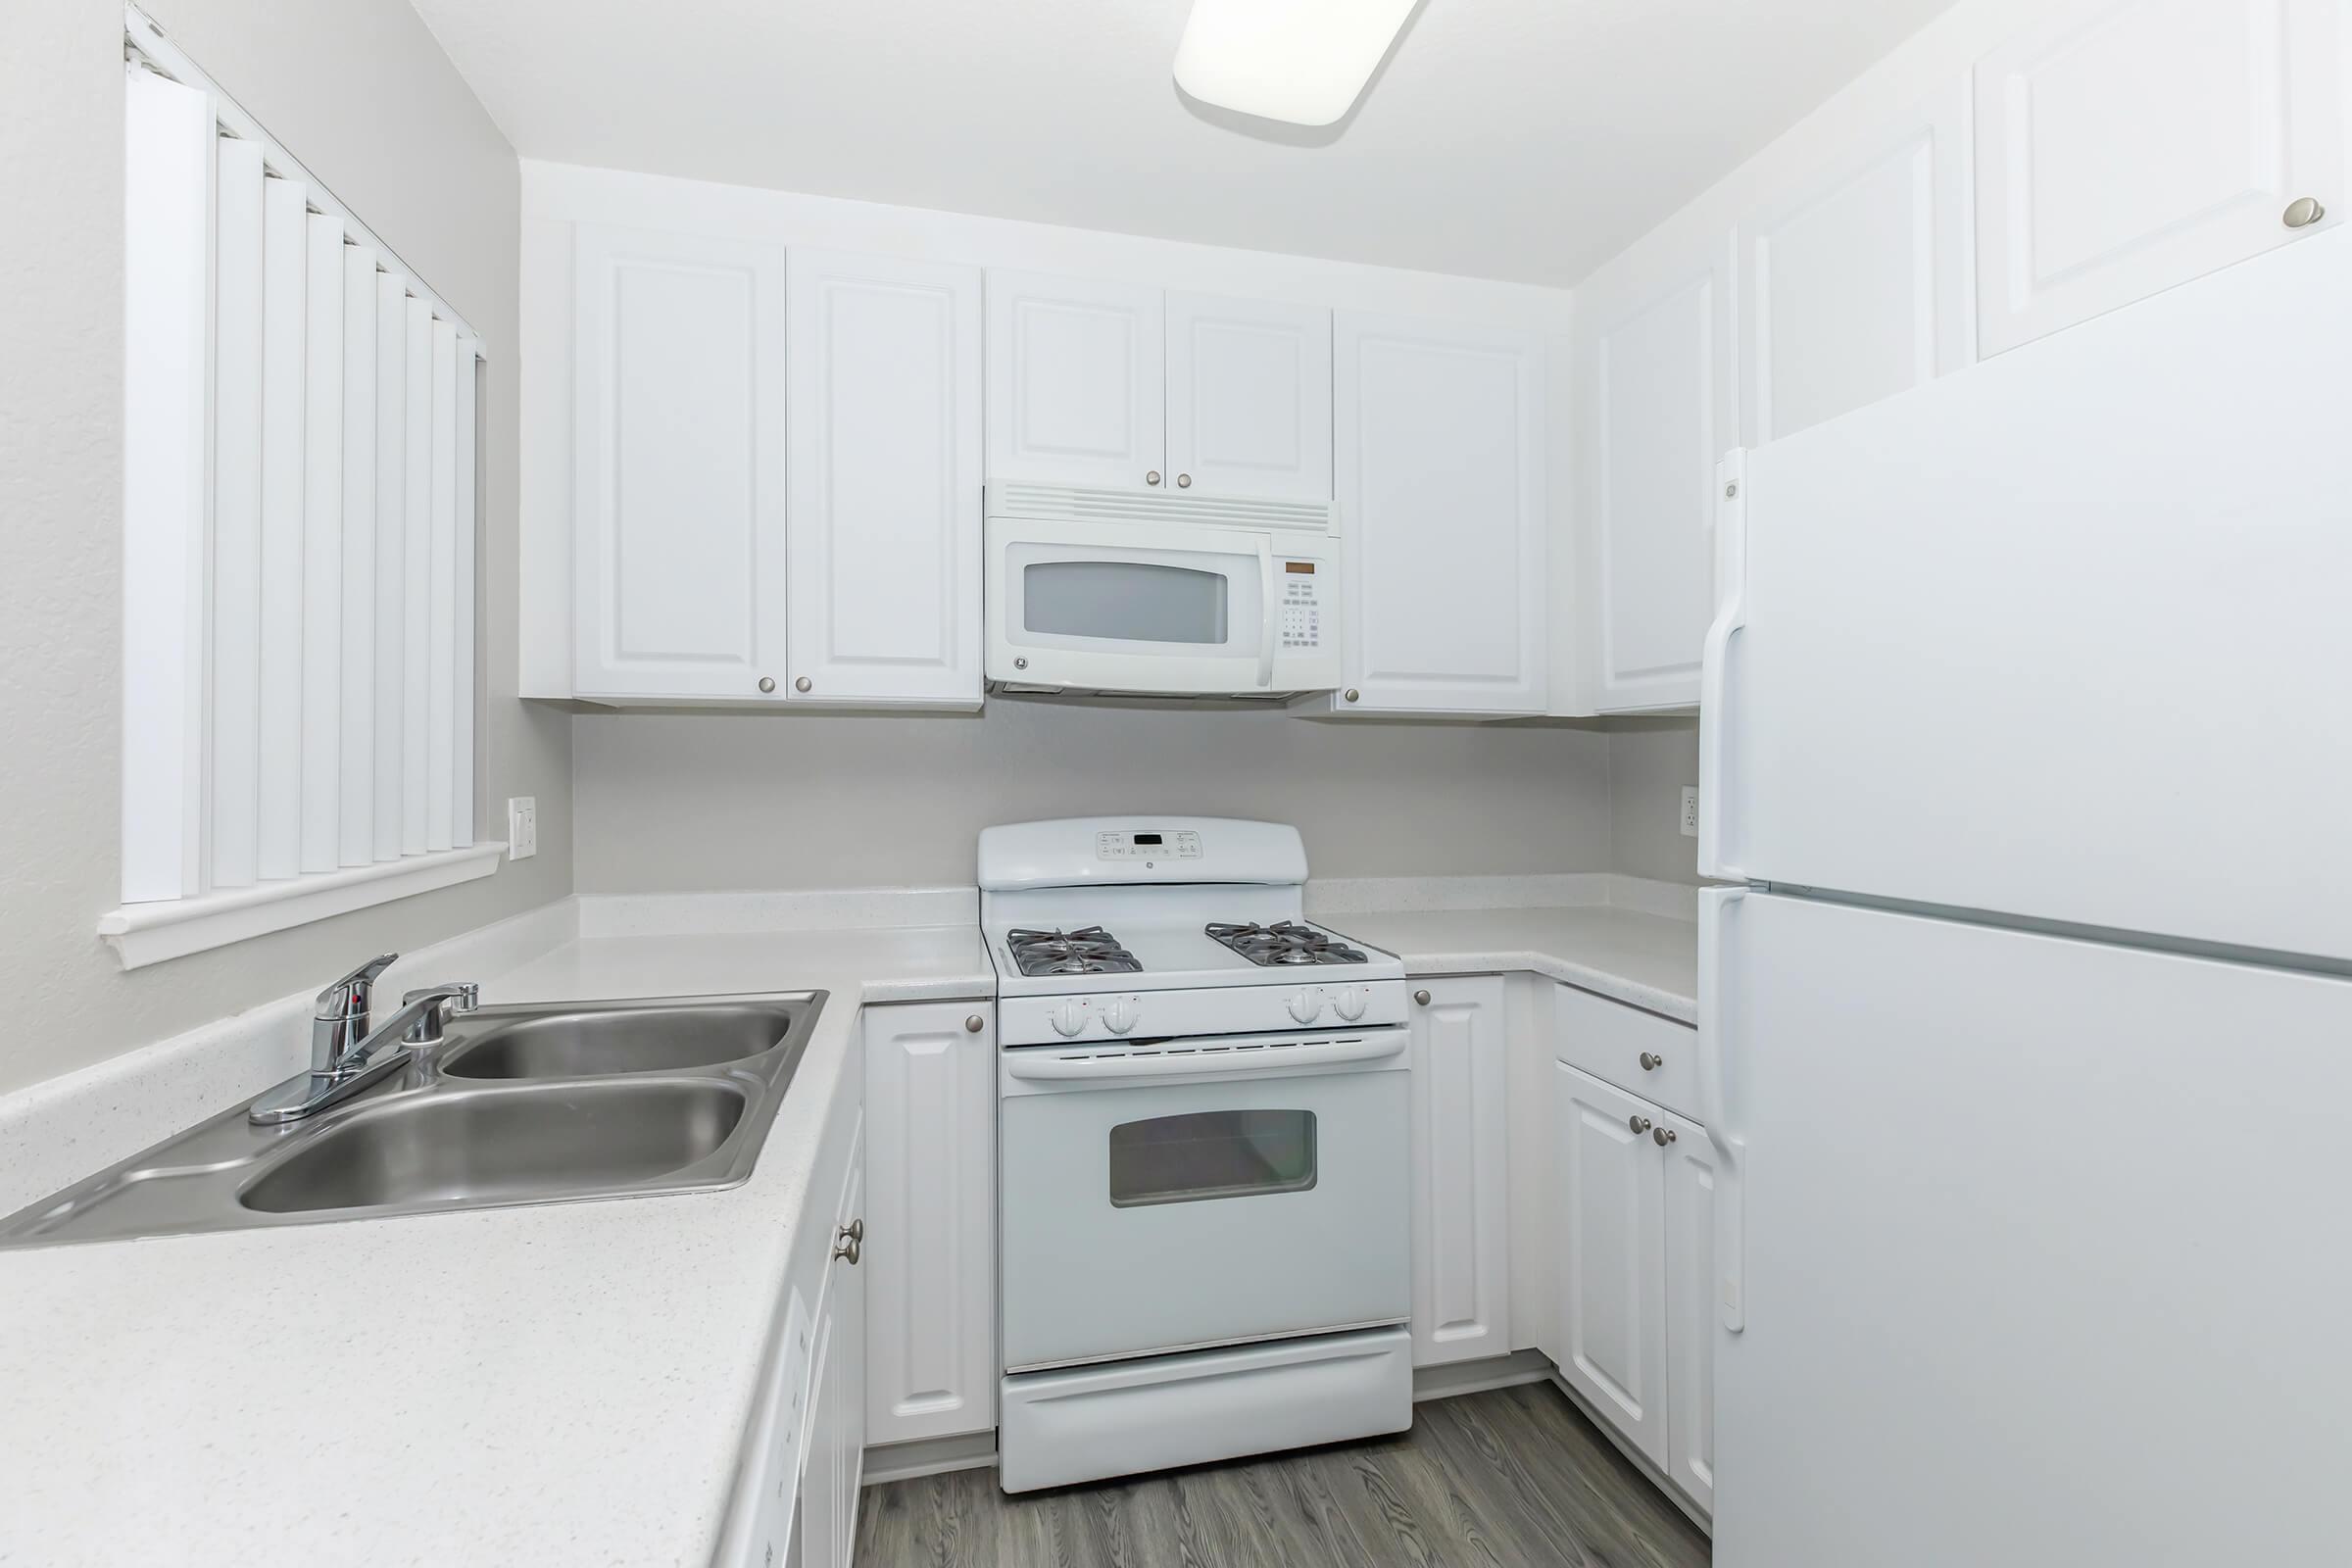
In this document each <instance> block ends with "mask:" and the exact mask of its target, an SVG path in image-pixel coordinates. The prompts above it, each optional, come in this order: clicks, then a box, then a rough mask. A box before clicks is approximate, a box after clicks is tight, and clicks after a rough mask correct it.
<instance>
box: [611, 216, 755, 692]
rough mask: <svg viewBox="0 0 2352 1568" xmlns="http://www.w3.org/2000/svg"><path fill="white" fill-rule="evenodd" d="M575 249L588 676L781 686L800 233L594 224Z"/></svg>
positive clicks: (680, 685)
mask: <svg viewBox="0 0 2352 1568" xmlns="http://www.w3.org/2000/svg"><path fill="white" fill-rule="evenodd" d="M576 257H577V261H576V267H577V274H576V284H577V293H576V295H575V305H574V309H575V312H576V319H575V321H574V327H575V332H576V339H575V343H576V355H577V360H576V385H575V388H574V399H575V401H574V405H573V417H574V421H575V423H574V447H573V457H574V462H575V465H576V467H575V472H574V484H573V491H572V498H573V506H574V509H575V514H574V523H575V547H574V548H575V551H576V559H575V562H574V575H573V585H574V590H575V594H576V602H575V606H574V622H573V626H574V636H575V643H574V667H573V674H574V681H575V689H576V690H577V691H578V692H579V693H580V694H581V695H582V696H588V697H595V696H618V697H667V698H679V699H686V700H700V699H714V698H715V699H734V700H738V701H745V702H757V701H760V700H762V699H763V698H766V697H769V696H771V695H772V697H773V699H774V700H776V701H782V700H783V694H784V691H785V688H786V684H787V683H786V682H785V680H784V678H783V676H784V670H785V642H784V629H785V543H784V532H785V502H784V255H783V251H782V249H781V248H780V247H777V246H772V245H765V244H757V243H753V242H750V241H745V240H730V239H712V238H707V237H703V236H696V235H685V234H671V233H661V232H654V231H650V230H636V229H616V228H604V227H599V226H596V225H592V224H582V225H581V226H580V228H579V230H578V237H577V250H576ZM762 680H766V681H768V682H769V690H768V691H765V692H763V691H762V690H761V688H760V682H761V681H762Z"/></svg>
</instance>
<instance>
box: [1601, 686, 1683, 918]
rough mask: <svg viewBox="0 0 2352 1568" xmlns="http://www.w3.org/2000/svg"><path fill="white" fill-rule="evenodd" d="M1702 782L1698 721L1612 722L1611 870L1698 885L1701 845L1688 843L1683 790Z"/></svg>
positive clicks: (1622, 719)
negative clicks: (1683, 820)
mask: <svg viewBox="0 0 2352 1568" xmlns="http://www.w3.org/2000/svg"><path fill="white" fill-rule="evenodd" d="M1697 782H1698V720H1696V719H1695V718H1654V719H1653V718H1619V719H1611V720H1610V721H1609V869H1610V870H1612V871H1622V872H1624V873H1625V874H1626V875H1628V876H1646V877H1655V878H1657V879H1659V880H1661V881H1667V882H1696V881H1697V880H1698V840H1696V839H1689V838H1685V837H1683V825H1682V814H1683V799H1682V796H1683V786H1684V785H1686V784H1696V783H1697Z"/></svg>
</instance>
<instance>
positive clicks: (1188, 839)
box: [1095, 827, 1201, 860]
mask: <svg viewBox="0 0 2352 1568" xmlns="http://www.w3.org/2000/svg"><path fill="white" fill-rule="evenodd" d="M1095 858H1097V859H1098V860H1198V859H1199V858H1201V835H1200V834H1199V833H1197V832H1195V831H1194V830H1193V829H1191V828H1189V827H1184V828H1177V829H1176V830H1174V831H1173V832H1165V833H1097V834H1096V835H1095Z"/></svg>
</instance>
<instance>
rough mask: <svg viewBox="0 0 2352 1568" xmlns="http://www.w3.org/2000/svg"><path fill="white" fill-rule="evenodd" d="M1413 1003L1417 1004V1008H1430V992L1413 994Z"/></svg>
mask: <svg viewBox="0 0 2352 1568" xmlns="http://www.w3.org/2000/svg"><path fill="white" fill-rule="evenodd" d="M1413 1003H1414V1005H1416V1006H1422V1007H1426V1006H1428V1005H1429V993H1428V992H1426V991H1416V992H1414V993H1413Z"/></svg>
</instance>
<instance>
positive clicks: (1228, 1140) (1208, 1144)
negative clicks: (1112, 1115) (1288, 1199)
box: [1110, 1110, 1316, 1208]
mask: <svg viewBox="0 0 2352 1568" xmlns="http://www.w3.org/2000/svg"><path fill="white" fill-rule="evenodd" d="M1315 1175H1316V1167H1315V1113H1314V1112H1313V1111H1311V1110H1208V1111H1196V1112H1192V1113H1190V1114H1186V1115H1181V1116H1155V1117H1153V1118H1152V1119H1151V1120H1150V1121H1129V1122H1121V1123H1119V1124H1118V1125H1117V1126H1115V1127H1113V1128H1111V1130H1110V1203H1111V1206H1112V1207H1113V1208H1141V1207H1144V1206H1146V1205H1148V1204H1152V1203H1199V1202H1206V1201H1211V1200H1214V1199H1220V1198H1257V1197H1262V1196H1264V1195H1266V1194H1269V1193H1303V1192H1305V1191H1307V1190H1308V1189H1310V1188H1312V1187H1313V1186H1314V1185H1315Z"/></svg>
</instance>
